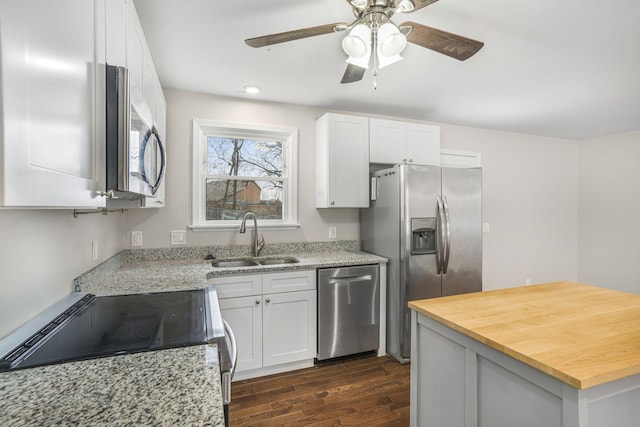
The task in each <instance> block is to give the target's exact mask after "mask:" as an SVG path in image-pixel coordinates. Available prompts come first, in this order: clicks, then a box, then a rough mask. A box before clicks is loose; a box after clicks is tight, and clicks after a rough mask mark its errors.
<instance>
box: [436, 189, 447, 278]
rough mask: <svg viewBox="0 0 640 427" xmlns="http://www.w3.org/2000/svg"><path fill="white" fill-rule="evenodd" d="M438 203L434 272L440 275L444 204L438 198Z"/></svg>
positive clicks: (442, 249) (442, 250) (442, 256)
mask: <svg viewBox="0 0 640 427" xmlns="http://www.w3.org/2000/svg"><path fill="white" fill-rule="evenodd" d="M436 201H437V203H438V212H437V216H436V221H438V223H437V225H436V228H437V230H438V234H437V238H438V240H437V242H436V270H437V273H438V274H440V273H442V266H443V261H444V237H445V235H444V226H445V224H444V204H443V203H442V199H441V198H440V196H438V197H437V199H436Z"/></svg>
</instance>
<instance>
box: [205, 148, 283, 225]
mask: <svg viewBox="0 0 640 427" xmlns="http://www.w3.org/2000/svg"><path fill="white" fill-rule="evenodd" d="M282 145H283V143H282V142H281V141H269V140H253V139H245V138H233V137H220V136H209V137H207V154H206V159H207V168H206V170H207V172H206V174H207V176H206V219H207V220H235V219H239V218H241V217H242V216H243V215H244V214H245V212H248V211H251V212H253V213H255V214H256V216H257V217H258V218H262V219H279V220H281V219H283V216H282V212H283V201H282V194H283V190H284V180H283V171H284V161H283V160H284V159H283V146H282Z"/></svg>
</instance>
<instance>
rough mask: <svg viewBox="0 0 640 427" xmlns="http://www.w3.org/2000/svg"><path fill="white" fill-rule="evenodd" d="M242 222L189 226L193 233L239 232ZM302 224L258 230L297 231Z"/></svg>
mask: <svg viewBox="0 0 640 427" xmlns="http://www.w3.org/2000/svg"><path fill="white" fill-rule="evenodd" d="M239 227H240V222H238V223H234V224H216V225H212V224H207V225H193V224H191V225H189V229H190V230H191V231H193V232H200V231H230V230H233V231H237V230H238V228H239ZM300 227H301V225H300V224H258V230H295V229H297V228H300ZM247 228H253V224H251V223H247Z"/></svg>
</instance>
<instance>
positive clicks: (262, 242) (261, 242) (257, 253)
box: [256, 234, 265, 256]
mask: <svg viewBox="0 0 640 427" xmlns="http://www.w3.org/2000/svg"><path fill="white" fill-rule="evenodd" d="M264 245H265V243H264V236H263V235H262V234H260V242H259V243H258V247H257V251H256V256H260V251H262V249H263V248H264Z"/></svg>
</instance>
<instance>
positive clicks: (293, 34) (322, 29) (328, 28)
mask: <svg viewBox="0 0 640 427" xmlns="http://www.w3.org/2000/svg"><path fill="white" fill-rule="evenodd" d="M348 25H349V24H347V23H346V22H336V23H335V24H327V25H319V26H317V27H309V28H302V29H299V30H293V31H285V32H284V33H277V34H270V35H268V36H261V37H254V38H252V39H246V40H245V41H244V42H245V43H246V44H248V45H249V46H251V47H264V46H270V45H272V44H277V43H284V42H289V41H292V40H298V39H304V38H307V37H313V36H319V35H322V34H329V33H333V32H334V31H340V30H342V29H344V28H341V27H347V26H348Z"/></svg>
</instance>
